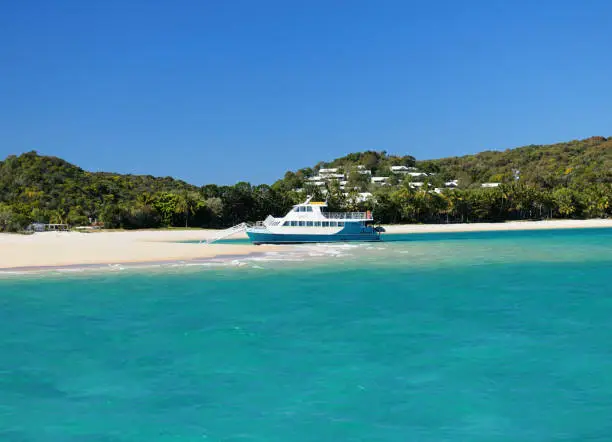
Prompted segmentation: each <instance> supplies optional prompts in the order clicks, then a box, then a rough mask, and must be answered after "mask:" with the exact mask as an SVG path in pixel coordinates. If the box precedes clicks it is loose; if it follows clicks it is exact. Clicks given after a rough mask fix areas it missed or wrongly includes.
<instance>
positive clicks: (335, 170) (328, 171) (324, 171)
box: [319, 167, 339, 176]
mask: <svg viewBox="0 0 612 442" xmlns="http://www.w3.org/2000/svg"><path fill="white" fill-rule="evenodd" d="M338 171H339V169H338V168H337V167H334V168H331V169H319V175H321V176H329V175H334V174H337V173H338Z"/></svg>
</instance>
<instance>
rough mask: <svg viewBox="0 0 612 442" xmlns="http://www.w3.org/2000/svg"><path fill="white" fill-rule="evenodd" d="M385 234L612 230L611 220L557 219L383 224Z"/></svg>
mask: <svg viewBox="0 0 612 442" xmlns="http://www.w3.org/2000/svg"><path fill="white" fill-rule="evenodd" d="M383 227H384V228H385V230H386V233H387V234H407V233H459V232H504V231H520V230H564V229H597V228H606V227H609V228H612V219H576V220H574V219H562V220H561V219H559V220H544V221H507V222H503V223H457V224H388V225H387V224H383Z"/></svg>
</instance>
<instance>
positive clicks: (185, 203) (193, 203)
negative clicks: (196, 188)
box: [176, 192, 204, 227]
mask: <svg viewBox="0 0 612 442" xmlns="http://www.w3.org/2000/svg"><path fill="white" fill-rule="evenodd" d="M203 205H204V201H203V199H202V196H201V195H200V194H199V193H196V192H181V193H179V195H178V200H177V202H176V212H177V213H182V214H184V215H185V227H188V226H189V214H191V215H194V214H195V213H196V211H197V210H198V209H199V208H200V207H202V206H203Z"/></svg>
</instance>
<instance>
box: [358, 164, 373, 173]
mask: <svg viewBox="0 0 612 442" xmlns="http://www.w3.org/2000/svg"><path fill="white" fill-rule="evenodd" d="M356 169H357V173H360V174H362V175H372V171H371V170H370V169H366V167H365V166H363V165H361V164H360V165H358V166H357V167H356Z"/></svg>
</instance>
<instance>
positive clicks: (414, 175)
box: [405, 172, 427, 178]
mask: <svg viewBox="0 0 612 442" xmlns="http://www.w3.org/2000/svg"><path fill="white" fill-rule="evenodd" d="M405 175H410V176H411V177H412V178H421V177H426V176H427V174H426V173H425V172H406V173H405Z"/></svg>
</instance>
